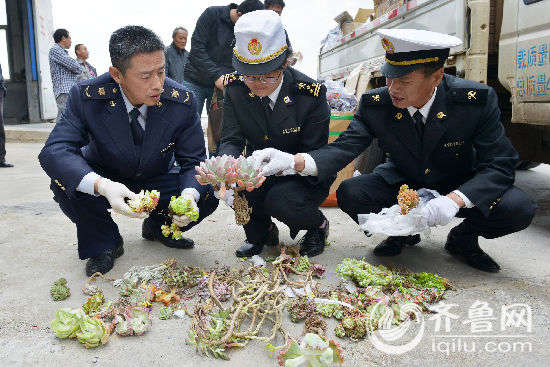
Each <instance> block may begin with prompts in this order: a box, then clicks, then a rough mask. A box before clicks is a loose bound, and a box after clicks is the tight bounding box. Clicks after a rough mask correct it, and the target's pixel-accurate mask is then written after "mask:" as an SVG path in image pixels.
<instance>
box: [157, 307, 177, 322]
mask: <svg viewBox="0 0 550 367" xmlns="http://www.w3.org/2000/svg"><path fill="white" fill-rule="evenodd" d="M173 315H174V309H173V308H172V307H166V306H165V307H161V308H160V310H159V319H161V320H168V319H171V318H172V316H173Z"/></svg>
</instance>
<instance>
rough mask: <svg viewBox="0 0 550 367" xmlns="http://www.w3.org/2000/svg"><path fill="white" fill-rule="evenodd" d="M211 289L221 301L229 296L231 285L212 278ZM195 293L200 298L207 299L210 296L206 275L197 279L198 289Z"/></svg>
mask: <svg viewBox="0 0 550 367" xmlns="http://www.w3.org/2000/svg"><path fill="white" fill-rule="evenodd" d="M212 289H213V291H214V294H215V295H216V297H217V298H218V300H220V301H221V302H225V301H227V300H228V299H229V298H231V286H230V285H229V284H228V283H226V282H221V281H219V280H217V279H215V280H214V282H213V284H212ZM197 294H198V295H199V297H201V298H202V299H208V298H209V297H210V291H209V290H208V277H207V276H203V277H202V278H200V279H199V282H198V291H197Z"/></svg>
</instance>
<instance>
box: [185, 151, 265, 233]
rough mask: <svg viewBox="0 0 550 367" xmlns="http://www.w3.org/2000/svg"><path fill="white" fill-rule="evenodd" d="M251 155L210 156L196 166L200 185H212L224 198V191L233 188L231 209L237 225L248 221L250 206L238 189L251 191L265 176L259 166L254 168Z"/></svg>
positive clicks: (261, 182) (262, 181)
mask: <svg viewBox="0 0 550 367" xmlns="http://www.w3.org/2000/svg"><path fill="white" fill-rule="evenodd" d="M254 163H255V162H254V158H253V157H248V158H246V157H244V156H240V157H239V158H234V157H232V156H228V155H222V156H219V157H212V158H209V159H207V160H205V161H204V162H201V164H200V165H199V166H197V167H195V170H196V171H197V175H196V176H195V177H196V179H197V181H198V182H199V183H200V184H201V185H212V186H214V188H216V189H217V190H219V191H220V196H221V197H222V198H225V195H226V191H227V190H229V189H231V188H233V190H234V193H233V196H234V200H233V210H234V211H235V222H236V223H237V224H238V225H245V224H247V223H248V222H249V221H250V213H251V211H252V210H251V208H250V207H249V206H248V201H247V200H246V198H245V197H244V196H242V195H240V194H239V193H238V191H243V190H246V191H252V190H254V189H257V188H258V187H260V186H261V185H262V184H263V183H264V181H265V179H266V178H265V177H264V176H263V175H262V173H261V169H260V168H259V167H257V168H255V164H254Z"/></svg>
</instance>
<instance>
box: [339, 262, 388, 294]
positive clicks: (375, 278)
mask: <svg viewBox="0 0 550 367" xmlns="http://www.w3.org/2000/svg"><path fill="white" fill-rule="evenodd" d="M336 272H337V273H338V274H339V275H340V276H342V277H344V278H349V279H351V280H353V281H355V282H356V283H357V285H359V286H360V287H368V286H386V285H388V284H389V283H391V282H392V281H395V280H396V277H399V275H396V274H393V273H392V272H391V271H390V270H389V269H387V268H386V267H385V266H383V265H380V266H374V265H371V264H369V263H368V262H366V261H365V260H358V259H352V258H347V259H344V260H342V262H341V263H340V264H338V266H337V267H336Z"/></svg>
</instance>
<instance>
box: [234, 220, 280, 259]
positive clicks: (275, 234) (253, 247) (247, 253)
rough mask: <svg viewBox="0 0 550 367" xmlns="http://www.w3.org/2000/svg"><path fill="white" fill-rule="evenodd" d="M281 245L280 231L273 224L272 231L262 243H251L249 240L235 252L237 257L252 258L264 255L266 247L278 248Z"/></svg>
mask: <svg viewBox="0 0 550 367" xmlns="http://www.w3.org/2000/svg"><path fill="white" fill-rule="evenodd" d="M278 244H279V229H278V228H277V226H276V225H275V223H272V227H271V230H270V231H269V233H267V234H266V236H265V238H264V239H263V240H262V241H261V242H260V243H257V244H255V243H250V242H248V240H246V241H244V244H243V245H242V246H241V247H239V248H238V249H237V251H235V255H237V257H251V256H254V255H259V254H261V253H262V250H263V249H264V246H277V245H278Z"/></svg>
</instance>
